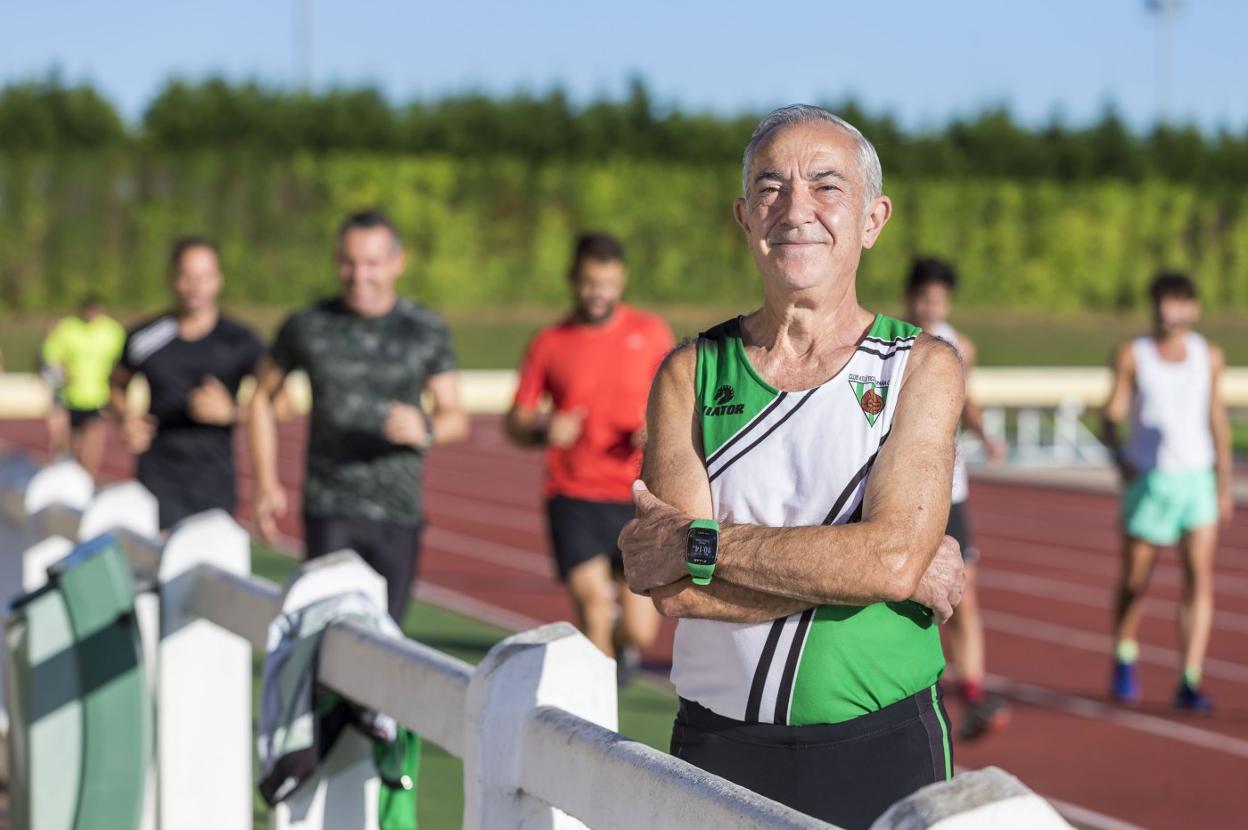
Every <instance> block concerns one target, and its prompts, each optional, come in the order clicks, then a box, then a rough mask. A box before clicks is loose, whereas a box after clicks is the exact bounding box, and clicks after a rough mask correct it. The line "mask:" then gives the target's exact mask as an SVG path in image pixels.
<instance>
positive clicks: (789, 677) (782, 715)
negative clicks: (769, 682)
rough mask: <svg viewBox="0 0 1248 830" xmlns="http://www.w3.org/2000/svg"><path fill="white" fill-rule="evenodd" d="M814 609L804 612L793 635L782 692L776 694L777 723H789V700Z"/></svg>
mask: <svg viewBox="0 0 1248 830" xmlns="http://www.w3.org/2000/svg"><path fill="white" fill-rule="evenodd" d="M815 611H816V609H814V608H807V609H806V610H805V611H803V612H802V618H801V619H800V620H798V621H797V631H796V632H794V634H793V643H792V645H790V646H789V659H788V660H786V661H784V674H782V675H780V690H779V691H778V692H776V723H788V722H789V698H790V697H792V696H793V681H794V680H796V679H797V661H798V660H799V659H800V658H801V656H802V646H803V645H804V644H805V642H806V632H807V631H808V630H810V621H811V620H813V619H814V618H815Z"/></svg>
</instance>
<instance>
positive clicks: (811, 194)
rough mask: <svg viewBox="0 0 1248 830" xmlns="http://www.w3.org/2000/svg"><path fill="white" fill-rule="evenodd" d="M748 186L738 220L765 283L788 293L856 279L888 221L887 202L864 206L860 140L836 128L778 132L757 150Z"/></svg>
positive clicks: (819, 125)
mask: <svg viewBox="0 0 1248 830" xmlns="http://www.w3.org/2000/svg"><path fill="white" fill-rule="evenodd" d="M747 182H748V190H747V194H746V197H745V198H744V199H738V200H737V203H736V205H735V212H736V217H737V222H738V223H739V224H740V225H741V227H742V229H743V230H744V231H745V235H746V239H747V240H748V242H749V246H750V251H751V253H752V254H753V255H754V261H755V263H756V264H757V266H758V269H759V271H760V272H761V273H762V276H763V280H764V282H765V283H767V284H769V285H771V286H772V287H775V288H780V289H782V290H788V291H800V290H803V289H807V288H813V287H817V286H819V285H821V284H824V283H826V282H827V281H829V280H830V279H833V278H835V277H837V276H838V275H843V274H849V275H852V274H853V273H854V272H856V271H857V269H858V260H859V258H860V256H861V254H862V249H863V248H864V247H866V248H869V247H871V246H872V245H873V244H875V239H876V237H877V236H878V235H879V232H880V230H881V229H882V228H883V226H884V222H886V221H887V219H888V213H889V205H888V201H887V199H885V198H883V197H876V198H874V199H872V200H871V202H870V203H867V201H866V193H865V182H864V181H863V172H862V169H861V167H860V164H859V146H858V142H857V140H856V139H855V138H854V136H853V135H851V134H850V133H849V132H848V131H846V130H845V129H843V128H842V127H840V126H838V125H836V124H833V123H830V122H811V123H803V124H794V125H790V126H786V127H781V128H779V129H777V130H776V131H775V132H774V133H773V134H772V135H771V136H769V137H768V139H767V140H766V142H765V143H763V144H761V145H759V147H758V148H757V149H756V150H755V152H754V156H753V158H752V159H751V163H750V170H749V172H748V174H747ZM881 203H882V204H881Z"/></svg>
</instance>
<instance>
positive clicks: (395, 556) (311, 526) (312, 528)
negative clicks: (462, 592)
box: [303, 516, 424, 623]
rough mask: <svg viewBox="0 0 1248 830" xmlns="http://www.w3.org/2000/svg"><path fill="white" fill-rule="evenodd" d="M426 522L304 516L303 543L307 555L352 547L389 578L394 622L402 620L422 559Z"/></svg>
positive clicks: (388, 597)
mask: <svg viewBox="0 0 1248 830" xmlns="http://www.w3.org/2000/svg"><path fill="white" fill-rule="evenodd" d="M423 529H424V525H421V524H418V525H401V524H396V523H394V522H383V521H378V520H376V519H362V518H357V517H332V518H313V517H310V516H309V517H305V518H304V520H303V543H304V550H305V555H306V556H307V558H308V559H315V558H316V557H318V556H324V555H325V554H327V553H334V552H336V551H340V550H353V551H355V552H356V553H358V554H359V555H360V558H361V559H363V560H364V561H365V562H366V563H367V564H368V566H369V567H370V568H372V569H373V570H374V571H376V572H377V573H379V574H381V576H382V577H383V578H384V579H385V580H386V610H387V611H388V612H389V614H390V616H391V617H393V618H394V620H395V622H399V623H401V622H403V613H404V612H405V611H406V610H407V603H408V600H410V599H411V597H412V583H413V582H414V581H415V579H416V565H417V562H418V561H419V559H420V536H421V531H422V530H423Z"/></svg>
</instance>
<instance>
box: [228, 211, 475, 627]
mask: <svg viewBox="0 0 1248 830" xmlns="http://www.w3.org/2000/svg"><path fill="white" fill-rule="evenodd" d="M335 264H336V266H337V269H338V278H339V281H340V283H341V285H342V291H341V293H340V294H339V296H337V297H335V298H333V299H330V300H326V301H324V302H320V303H317V304H315V305H313V306H312V307H310V308H307V309H304V310H303V311H300V312H298V313H296V314H293V315H291V317H290V318H289V319H288V320H287V321H286V322H285V323H283V324H282V327H281V329H280V330H279V331H278V333H277V337H276V339H275V341H274V343H273V348H272V350H271V351H270V354H269V357H268V358H266V359H265V360H264V362H263V363H262V365H261V368H260V370H259V372H258V373H257V376H256V377H257V382H256V389H257V394H256V395H254V396H253V397H252V400H251V404H250V406H251V415H250V420H249V422H248V431H249V435H250V438H251V442H250V443H251V452H252V460H253V462H254V464H255V471H256V489H255V494H254V499H255V506H254V509H253V511H252V515H253V516H254V517H255V522H256V528H257V529H258V530H259V532H260V534H261V536H262V537H263V538H265V539H266V540H272V539H274V538H275V536H276V532H277V527H276V519H277V517H278V516H280V515H282V514H283V513H284V512H285V509H286V496H285V491H284V490H283V489H282V486H281V482H280V481H279V480H278V476H277V443H276V432H275V426H274V420H273V415H272V411H271V404H270V400H271V397H272V396H273V395H276V394H277V393H278V391H279V390H280V389H281V388H282V384H283V383H284V382H285V378H286V375H287V373H289V372H292V371H294V370H296V369H301V370H303V371H305V372H307V374H308V379H309V381H310V382H311V385H312V412H311V413H310V417H309V419H308V420H309V430H308V456H307V476H306V477H305V479H304V484H303V520H304V542H305V551H306V553H307V556H308V558H309V559H312V558H315V557H317V556H322V555H324V554H327V553H332V552H333V551H338V550H343V549H350V550H353V551H355V552H356V553H358V554H359V555H360V556H361V557H362V558H363V559H364V561H365V562H367V563H368V565H369V566H370V567H372V568H373V570H375V571H377V572H378V573H379V574H381V576H383V577H384V578H385V580H386V585H387V589H388V602H387V605H388V610H389V611H390V615H391V616H392V617H394V619H395V620H402V619H403V612H404V609H405V608H406V607H407V601H408V599H409V597H410V596H411V591H412V581H413V579H414V578H415V573H416V569H417V558H418V556H419V553H420V535H421V528H422V527H423V525H424V505H423V503H422V499H421V485H422V476H423V471H424V458H425V452H426V450H428V449H429V447H431V446H433V445H434V444H444V443H448V442H452V441H460V440H462V439H463V438H465V437H466V436H467V434H468V417H467V415H466V413H465V412H464V408H463V406H462V404H461V403H460V398H459V373H458V372H457V371H456V369H455V355H454V352H453V350H452V348H451V338H450V333H449V331H448V330H447V327H446V323H444V322H443V321H442V319H441V318H439V317H438V316H437V315H436V314H434V313H433V312H432V311H430V310H428V309H426V308H424V307H422V306H420V305H417V304H416V303H413V302H411V301H409V300H407V299H404V298H402V297H400V296H399V295H398V293H397V291H396V288H395V283H396V282H397V281H398V279H399V277H400V276H401V275H402V273H403V271H404V268H405V266H406V259H405V256H404V253H403V246H402V243H401V241H400V240H399V236H398V233H397V232H396V231H395V228H394V225H393V224H391V223H390V221H389V220H388V219H387V218H386V217H385V216H383V215H381V214H379V213H375V212H366V213H360V214H356V215H354V216H350V217H348V218H347V220H346V221H345V222H344V223H343V224H342V226H341V228H340V229H339V233H338V245H337V249H336V251H335ZM426 395H427V401H428V403H427V406H428V409H427V410H426V408H425V407H426V404H424V403H422V396H426Z"/></svg>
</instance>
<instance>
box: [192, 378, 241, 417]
mask: <svg viewBox="0 0 1248 830" xmlns="http://www.w3.org/2000/svg"><path fill="white" fill-rule="evenodd" d="M186 411H187V414H189V415H190V416H191V420H192V421H195V422H197V423H201V424H210V425H212V426H218V427H228V426H229V425H231V424H233V423H234V422H235V421H237V420H238V407H236V406H235V405H234V396H233V395H231V394H230V390H229V389H226V388H225V384H224V383H222V382H221V381H220V380H218V379H217V378H216V377H214V376H212V375H204V379H203V382H201V383H200V384H199V386H197V387H195V388H194V389H192V390H191V394H189V395H187V397H186Z"/></svg>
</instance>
